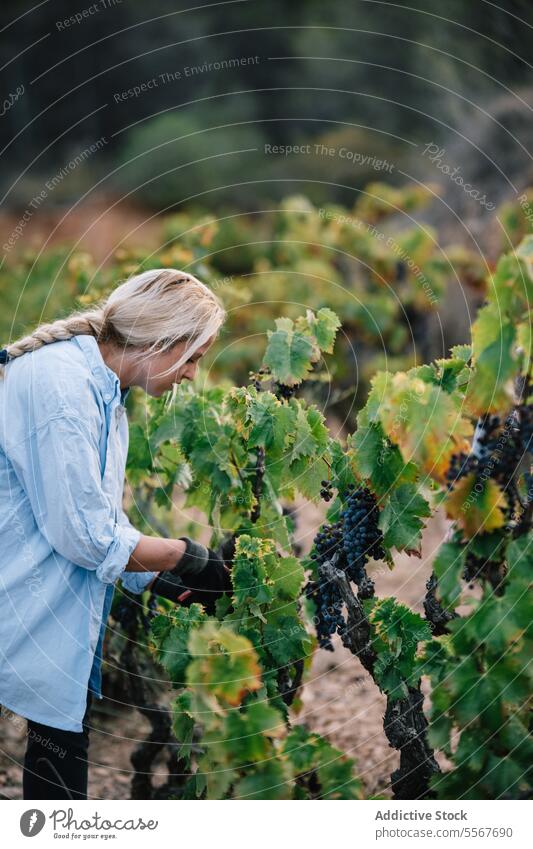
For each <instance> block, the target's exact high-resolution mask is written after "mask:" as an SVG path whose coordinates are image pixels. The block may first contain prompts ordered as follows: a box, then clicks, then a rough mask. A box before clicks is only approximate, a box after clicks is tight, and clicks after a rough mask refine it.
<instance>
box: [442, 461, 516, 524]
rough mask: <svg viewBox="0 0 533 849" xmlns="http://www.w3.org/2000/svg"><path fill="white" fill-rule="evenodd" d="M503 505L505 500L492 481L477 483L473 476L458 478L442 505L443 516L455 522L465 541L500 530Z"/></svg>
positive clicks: (502, 521) (503, 515)
mask: <svg viewBox="0 0 533 849" xmlns="http://www.w3.org/2000/svg"><path fill="white" fill-rule="evenodd" d="M506 504H507V499H506V496H505V494H504V493H503V492H502V490H501V489H500V487H499V486H498V484H497V483H496V481H494V480H491V479H490V478H489V479H487V480H481V479H480V480H478V479H477V478H476V475H475V474H470V475H466V477H464V478H461V480H460V481H458V483H456V484H455V488H454V490H453V492H452V493H451V494H450V495H449V497H448V499H447V501H446V502H445V506H446V515H447V516H448V517H449V518H450V519H455V521H456V522H457V524H458V525H459V527H461V528H463V529H464V531H465V533H466V535H467V536H468V537H473V536H475V535H476V534H478V533H488V532H489V531H493V530H495V529H496V528H501V527H502V526H503V525H504V524H505V513H504V512H503V511H504V508H505V506H506Z"/></svg>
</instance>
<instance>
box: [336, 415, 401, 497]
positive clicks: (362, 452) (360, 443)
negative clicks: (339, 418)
mask: <svg viewBox="0 0 533 849" xmlns="http://www.w3.org/2000/svg"><path fill="white" fill-rule="evenodd" d="M347 441H348V447H349V449H350V451H349V456H350V458H351V459H352V462H353V465H354V467H355V468H356V470H357V472H358V473H359V474H360V475H361V476H362V477H363V478H366V479H367V480H369V481H370V482H371V485H372V489H373V490H374V492H376V493H377V494H378V495H387V494H388V493H389V491H390V490H391V489H392V488H393V487H394V486H398V485H399V484H400V483H402V482H403V481H409V480H413V479H414V478H415V476H416V466H415V465H414V463H405V461H404V459H403V457H402V455H401V453H400V450H399V448H398V447H397V446H396V445H392V443H391V442H390V441H389V439H387V437H386V436H385V433H384V431H383V428H382V427H381V424H380V423H379V422H376V423H372V424H369V425H361V426H360V427H358V428H357V430H356V432H355V433H354V434H352V435H351V436H349V437H348V440H347Z"/></svg>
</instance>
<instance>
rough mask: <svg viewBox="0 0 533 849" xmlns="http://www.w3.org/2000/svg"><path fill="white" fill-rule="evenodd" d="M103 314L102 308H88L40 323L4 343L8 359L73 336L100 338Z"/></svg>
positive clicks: (103, 322) (103, 320)
mask: <svg viewBox="0 0 533 849" xmlns="http://www.w3.org/2000/svg"><path fill="white" fill-rule="evenodd" d="M104 325H105V315H104V311H103V309H95V310H88V311H87V312H81V313H73V314H72V315H69V316H67V318H60V319H58V320H57V321H53V322H52V323H51V324H41V325H40V326H39V327H37V328H36V329H35V330H34V331H33V333H30V334H29V335H28V336H23V337H22V339H18V340H17V341H16V342H12V343H11V345H6V351H7V353H8V355H9V359H10V360H11V359H15V357H21V356H22V355H23V354H26V353H29V352H30V351H35V350H36V349H37V348H42V346H43V345H50V344H51V343H52V342H62V341H63V340H65V339H72V337H73V336H94V337H95V338H96V339H100V338H101V337H102V335H103V330H104Z"/></svg>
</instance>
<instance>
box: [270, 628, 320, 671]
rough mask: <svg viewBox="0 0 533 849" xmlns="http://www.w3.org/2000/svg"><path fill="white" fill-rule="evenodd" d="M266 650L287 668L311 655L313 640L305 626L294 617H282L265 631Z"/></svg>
mask: <svg viewBox="0 0 533 849" xmlns="http://www.w3.org/2000/svg"><path fill="white" fill-rule="evenodd" d="M264 637H265V642H264V644H265V648H267V649H268V651H269V652H270V654H271V655H272V657H273V658H274V660H275V662H276V663H278V664H279V665H280V666H287V665H288V664H290V663H294V662H295V661H296V660H301V659H302V658H304V657H306V656H307V655H308V654H309V650H310V646H311V638H310V637H309V634H308V633H307V631H306V630H305V628H304V626H303V625H302V623H301V622H299V621H298V620H295V619H294V618H293V617H292V616H280V617H279V619H276V622H275V624H269V625H267V626H266V627H265V629H264Z"/></svg>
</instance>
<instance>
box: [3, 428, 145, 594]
mask: <svg viewBox="0 0 533 849" xmlns="http://www.w3.org/2000/svg"><path fill="white" fill-rule="evenodd" d="M89 421H90V418H88V419H87V420H84V419H82V418H80V417H78V416H76V415H73V414H70V413H65V414H64V415H56V416H53V417H51V418H50V419H48V421H46V422H44V423H43V424H41V425H39V427H37V428H36V429H35V430H33V431H32V432H31V433H30V435H29V436H28V437H27V438H26V439H25V440H24V441H23V442H21V443H19V444H18V445H16V446H15V447H14V448H13V449H12V451H11V452H10V453H11V459H12V462H13V466H14V468H15V471H16V473H17V475H18V477H19V479H20V480H21V483H22V486H23V488H24V490H25V492H26V493H27V496H28V498H29V500H30V503H31V507H32V510H33V514H34V516H35V520H36V522H37V525H38V527H39V530H40V531H41V534H42V535H43V536H44V537H45V539H46V540H47V542H48V543H49V545H50V546H51V548H52V549H53V550H54V551H56V552H57V553H58V554H60V555H62V556H63V557H65V558H67V559H68V560H70V561H71V562H72V563H75V564H77V565H78V566H82V567H84V568H85V569H93V570H95V572H96V576H97V577H98V578H99V579H100V580H101V581H103V582H104V583H114V582H115V581H116V580H117V578H119V577H121V575H122V573H123V572H124V569H125V567H126V565H127V563H128V560H129V559H130V555H131V553H132V551H133V550H134V548H135V547H136V545H137V543H138V542H139V539H140V536H141V534H140V531H138V530H136V529H135V528H133V527H132V526H131V525H130V524H129V522H128V523H127V524H124V523H123V522H121V521H120V518H121V516H120V513H121V511H120V510H117V505H115V504H114V503H112V501H111V499H110V497H109V496H108V495H107V494H106V493H105V492H104V489H103V487H102V475H101V469H100V455H99V446H98V434H97V433H93V432H92V430H91V427H90V425H89V424H88V422H89Z"/></svg>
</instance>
